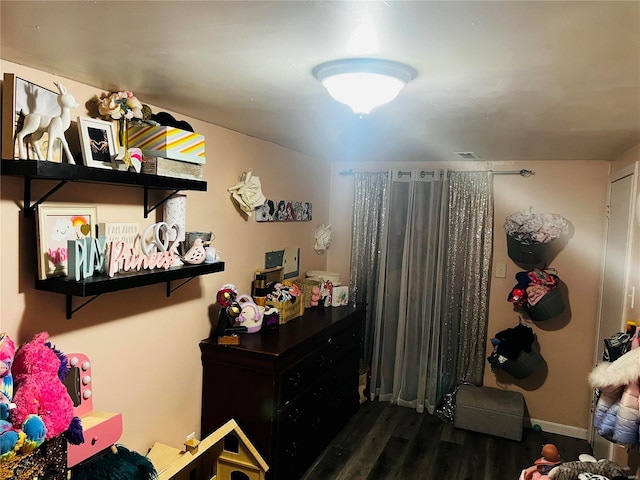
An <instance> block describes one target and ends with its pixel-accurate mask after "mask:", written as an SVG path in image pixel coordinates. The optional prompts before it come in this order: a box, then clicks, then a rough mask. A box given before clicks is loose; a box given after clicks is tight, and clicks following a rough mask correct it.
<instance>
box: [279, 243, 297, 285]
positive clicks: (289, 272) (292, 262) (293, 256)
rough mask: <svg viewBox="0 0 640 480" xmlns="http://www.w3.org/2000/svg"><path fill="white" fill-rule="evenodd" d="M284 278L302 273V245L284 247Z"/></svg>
mask: <svg viewBox="0 0 640 480" xmlns="http://www.w3.org/2000/svg"><path fill="white" fill-rule="evenodd" d="M282 266H283V267H284V278H285V279H287V278H295V277H297V276H299V275H300V247H287V248H285V249H284V262H283V264H282Z"/></svg>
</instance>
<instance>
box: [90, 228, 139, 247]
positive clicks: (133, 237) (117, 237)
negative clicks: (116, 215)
mask: <svg viewBox="0 0 640 480" xmlns="http://www.w3.org/2000/svg"><path fill="white" fill-rule="evenodd" d="M98 232H99V233H98V234H99V235H104V236H105V237H107V242H124V243H126V244H128V245H135V244H136V242H137V241H138V237H139V235H140V224H138V223H99V224H98Z"/></svg>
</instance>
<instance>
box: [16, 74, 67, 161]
mask: <svg viewBox="0 0 640 480" xmlns="http://www.w3.org/2000/svg"><path fill="white" fill-rule="evenodd" d="M54 84H55V86H56V87H58V91H59V92H60V95H58V104H59V105H60V108H61V109H62V112H61V113H60V116H59V117H51V116H48V115H43V114H41V113H37V112H34V113H29V114H27V115H26V116H25V117H24V122H23V125H22V130H20V131H19V132H18V135H17V138H18V149H19V152H20V158H23V159H26V158H27V149H26V147H25V141H24V140H25V137H26V136H27V135H31V136H30V137H29V143H30V144H31V146H32V147H33V150H34V151H35V152H36V155H37V156H38V160H44V159H43V158H42V151H41V150H40V144H39V143H38V142H39V141H40V139H41V138H42V135H44V134H45V133H48V134H49V146H48V148H47V158H46V159H47V160H48V161H51V160H53V146H54V145H55V142H56V140H60V143H61V144H62V148H63V150H64V153H65V155H66V156H67V159H68V160H69V163H71V164H75V163H76V162H75V161H74V159H73V155H71V150H69V144H68V143H67V139H66V138H65V137H64V132H66V131H67V129H68V128H69V125H71V109H72V108H77V107H78V104H77V103H76V100H75V98H73V96H71V94H70V93H69V92H67V89H66V88H64V86H63V85H62V84H60V83H57V82H54Z"/></svg>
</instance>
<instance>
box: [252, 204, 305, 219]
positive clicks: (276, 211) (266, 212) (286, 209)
mask: <svg viewBox="0 0 640 480" xmlns="http://www.w3.org/2000/svg"><path fill="white" fill-rule="evenodd" d="M311 220H312V215H311V202H298V201H295V200H269V199H268V200H267V201H266V202H264V204H263V205H260V206H259V207H258V208H256V221H258V222H309V221H311Z"/></svg>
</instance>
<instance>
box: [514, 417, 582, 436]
mask: <svg viewBox="0 0 640 480" xmlns="http://www.w3.org/2000/svg"><path fill="white" fill-rule="evenodd" d="M534 425H539V426H540V428H541V429H542V431H544V432H549V433H555V434H558V435H564V436H566V437H573V438H579V439H581V440H589V432H588V430H587V429H586V428H578V427H572V426H569V425H563V424H561V423H553V422H547V421H545V420H538V419H536V418H525V419H524V426H525V427H526V428H533V426H534Z"/></svg>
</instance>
